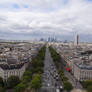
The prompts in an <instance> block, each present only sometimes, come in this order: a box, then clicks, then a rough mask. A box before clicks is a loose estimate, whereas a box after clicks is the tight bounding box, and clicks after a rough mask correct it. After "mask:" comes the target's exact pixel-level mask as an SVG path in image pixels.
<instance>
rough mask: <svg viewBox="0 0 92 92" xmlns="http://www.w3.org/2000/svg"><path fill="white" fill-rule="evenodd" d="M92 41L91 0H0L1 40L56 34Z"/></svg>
mask: <svg viewBox="0 0 92 92" xmlns="http://www.w3.org/2000/svg"><path fill="white" fill-rule="evenodd" d="M76 33H78V34H79V35H80V37H81V41H91V42H92V40H91V39H92V0H0V39H28V40H30V39H31V38H40V37H48V36H56V37H59V39H61V40H65V39H66V40H68V39H70V40H73V37H74V35H75V34H76Z"/></svg>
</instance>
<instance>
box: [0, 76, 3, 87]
mask: <svg viewBox="0 0 92 92" xmlns="http://www.w3.org/2000/svg"><path fill="white" fill-rule="evenodd" d="M3 86H4V82H3V79H2V78H1V77H0V87H3Z"/></svg>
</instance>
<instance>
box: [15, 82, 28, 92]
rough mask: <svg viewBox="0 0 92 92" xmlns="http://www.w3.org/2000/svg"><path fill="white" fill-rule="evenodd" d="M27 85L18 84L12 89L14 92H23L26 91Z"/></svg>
mask: <svg viewBox="0 0 92 92" xmlns="http://www.w3.org/2000/svg"><path fill="white" fill-rule="evenodd" d="M26 87H27V85H26V84H24V83H20V84H18V85H17V86H16V87H15V88H14V92H24V91H25V89H26Z"/></svg>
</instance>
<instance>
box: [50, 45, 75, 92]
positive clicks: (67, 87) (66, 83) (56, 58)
mask: <svg viewBox="0 0 92 92" xmlns="http://www.w3.org/2000/svg"><path fill="white" fill-rule="evenodd" d="M49 50H50V52H51V56H52V58H53V61H54V63H55V65H56V67H57V69H58V74H59V76H60V79H61V81H62V82H63V87H64V89H65V90H67V91H71V90H72V89H73V86H72V84H71V83H70V82H69V81H68V78H67V77H66V76H65V75H64V72H63V70H62V69H61V67H59V62H60V55H59V54H58V53H57V52H56V51H55V50H54V49H53V48H52V47H51V46H50V47H49Z"/></svg>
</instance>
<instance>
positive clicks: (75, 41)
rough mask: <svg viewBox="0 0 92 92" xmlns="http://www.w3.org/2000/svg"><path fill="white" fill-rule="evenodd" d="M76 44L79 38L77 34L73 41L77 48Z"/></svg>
mask: <svg viewBox="0 0 92 92" xmlns="http://www.w3.org/2000/svg"><path fill="white" fill-rule="evenodd" d="M78 42H79V36H78V34H76V36H75V40H74V45H75V46H77V45H78Z"/></svg>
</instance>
